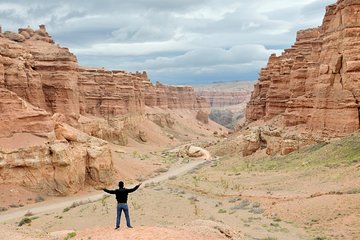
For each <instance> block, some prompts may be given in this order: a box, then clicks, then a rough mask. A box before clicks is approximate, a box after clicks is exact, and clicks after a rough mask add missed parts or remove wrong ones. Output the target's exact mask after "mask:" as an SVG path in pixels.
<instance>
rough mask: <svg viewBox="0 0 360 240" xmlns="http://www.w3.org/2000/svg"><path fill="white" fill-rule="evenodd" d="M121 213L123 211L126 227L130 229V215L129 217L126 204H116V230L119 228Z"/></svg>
mask: <svg viewBox="0 0 360 240" xmlns="http://www.w3.org/2000/svg"><path fill="white" fill-rule="evenodd" d="M121 211H124V213H125V218H126V225H127V226H128V227H131V224H130V215H129V207H128V205H127V203H118V204H117V211H116V213H117V214H116V228H118V227H120V218H121Z"/></svg>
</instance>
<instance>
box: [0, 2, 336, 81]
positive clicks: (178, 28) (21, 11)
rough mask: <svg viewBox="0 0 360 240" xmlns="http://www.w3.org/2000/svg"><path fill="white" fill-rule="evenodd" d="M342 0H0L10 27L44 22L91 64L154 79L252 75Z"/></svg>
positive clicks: (244, 77) (225, 78) (1, 13)
mask: <svg viewBox="0 0 360 240" xmlns="http://www.w3.org/2000/svg"><path fill="white" fill-rule="evenodd" d="M334 2H335V0H291V1H290V0H252V1H249V0H221V1H220V0H78V1H75V0H61V1H49V0H31V1H29V0H0V19H1V20H0V24H1V26H2V28H3V31H6V30H11V31H17V29H18V28H20V27H26V26H28V25H30V26H31V27H33V28H37V26H38V25H39V24H45V25H46V28H47V31H48V32H49V33H50V35H52V36H53V38H54V39H55V41H56V42H57V43H59V44H60V45H61V46H64V47H69V48H70V50H71V51H72V52H73V53H75V54H76V55H77V57H78V60H79V63H80V64H81V65H85V66H96V67H105V68H108V69H126V70H130V71H136V70H141V71H142V70H146V71H147V72H148V74H149V77H150V78H151V80H152V81H156V80H160V81H161V82H163V83H169V84H191V83H201V82H214V81H231V80H253V79H256V78H257V76H258V72H259V69H260V68H261V67H263V66H265V65H266V62H267V59H268V57H269V55H270V54H271V53H277V54H279V53H281V52H282V50H283V49H284V48H288V47H290V46H291V45H292V44H293V43H294V41H295V36H296V31H297V30H300V29H304V28H309V27H316V26H319V25H321V22H322V18H323V16H324V13H325V6H326V5H329V4H332V3H334Z"/></svg>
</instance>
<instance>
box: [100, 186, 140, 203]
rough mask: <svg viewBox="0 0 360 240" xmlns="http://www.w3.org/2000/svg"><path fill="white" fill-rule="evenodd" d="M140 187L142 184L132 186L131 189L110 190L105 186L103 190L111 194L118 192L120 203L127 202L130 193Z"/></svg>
mask: <svg viewBox="0 0 360 240" xmlns="http://www.w3.org/2000/svg"><path fill="white" fill-rule="evenodd" d="M139 187H140V184H139V185H136V186H135V187H134V188H130V189H127V188H119V189H115V190H108V189H106V188H104V189H103V190H104V191H105V192H107V193H110V194H116V200H117V202H118V203H127V199H128V193H131V192H134V191H136V190H137V189H138V188H139Z"/></svg>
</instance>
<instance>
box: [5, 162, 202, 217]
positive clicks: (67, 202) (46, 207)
mask: <svg viewBox="0 0 360 240" xmlns="http://www.w3.org/2000/svg"><path fill="white" fill-rule="evenodd" d="M206 162H207V161H206V160H194V161H191V162H189V163H187V164H185V165H180V166H176V167H173V168H170V169H169V171H167V172H166V173H163V174H161V175H159V176H156V177H154V178H151V179H148V180H146V181H144V182H143V185H145V184H147V183H158V182H162V181H165V180H167V179H169V178H171V177H174V176H179V175H183V174H185V173H187V172H189V171H191V170H193V169H195V168H196V167H198V166H201V165H203V164H204V163H206ZM104 194H105V193H104V192H100V193H99V192H96V193H92V194H90V195H86V196H80V197H65V198H63V199H61V200H58V201H56V202H53V203H40V204H39V205H37V206H36V207H24V208H22V209H18V210H14V211H12V212H8V213H6V214H1V215H0V222H4V221H8V220H11V219H15V218H20V217H23V216H24V215H25V214H26V213H27V212H31V213H33V214H39V213H44V212H49V211H53V210H57V209H62V208H66V207H69V206H71V205H72V204H73V203H74V202H88V201H98V200H100V199H102V197H103V196H104Z"/></svg>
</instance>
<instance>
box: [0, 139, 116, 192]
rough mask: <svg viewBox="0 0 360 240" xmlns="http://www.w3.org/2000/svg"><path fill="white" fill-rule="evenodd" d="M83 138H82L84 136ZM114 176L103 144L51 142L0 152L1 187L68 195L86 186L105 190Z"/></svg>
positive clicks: (101, 142) (98, 141) (97, 141)
mask: <svg viewBox="0 0 360 240" xmlns="http://www.w3.org/2000/svg"><path fill="white" fill-rule="evenodd" d="M83 138H84V136H83ZM113 174H114V169H113V163H112V157H111V152H110V149H109V147H108V145H107V143H106V142H104V141H102V140H100V139H96V138H91V137H89V136H87V137H86V142H84V143H80V142H70V143H69V142H67V141H53V142H50V143H48V144H46V145H39V146H30V147H25V148H20V149H0V184H2V183H7V184H20V185H22V186H25V187H27V188H30V189H32V190H36V191H41V192H44V193H46V194H53V195H67V194H70V193H75V192H78V191H80V190H82V189H83V188H84V186H86V185H91V186H94V187H101V186H106V185H108V184H110V183H111V182H112V180H113V179H112V177H113Z"/></svg>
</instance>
